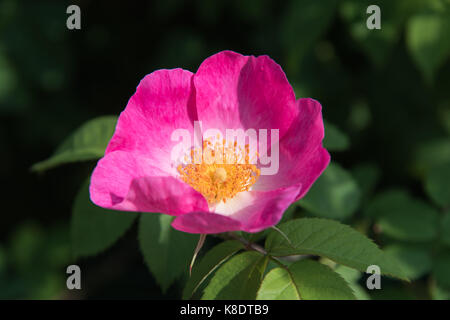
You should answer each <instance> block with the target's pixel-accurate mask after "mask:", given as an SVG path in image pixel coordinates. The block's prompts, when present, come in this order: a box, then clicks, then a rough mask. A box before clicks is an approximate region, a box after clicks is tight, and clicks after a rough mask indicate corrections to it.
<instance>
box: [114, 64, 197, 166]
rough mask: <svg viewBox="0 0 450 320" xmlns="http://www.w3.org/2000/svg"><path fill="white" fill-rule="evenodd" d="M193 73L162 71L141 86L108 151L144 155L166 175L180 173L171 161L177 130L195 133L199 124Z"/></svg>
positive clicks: (131, 101)
mask: <svg viewBox="0 0 450 320" xmlns="http://www.w3.org/2000/svg"><path fill="white" fill-rule="evenodd" d="M194 100H195V91H194V89H193V86H192V73H191V72H190V71H186V70H183V69H173V70H158V71H155V72H153V73H151V74H149V75H147V76H146V77H145V78H144V79H142V81H141V82H140V83H139V85H138V87H137V89H136V93H135V94H134V95H133V96H132V97H131V99H130V100H129V101H128V104H127V106H126V108H125V110H124V111H123V112H122V113H121V115H120V117H119V120H118V122H117V126H116V131H115V133H114V135H113V137H112V139H111V141H110V142H109V145H108V147H107V149H106V153H105V154H108V153H110V152H113V151H117V150H121V151H128V152H133V153H141V154H144V155H145V156H146V157H148V158H150V159H152V161H153V164H154V165H155V166H158V167H159V168H160V169H161V170H163V171H165V172H170V173H172V174H175V173H176V170H175V167H174V166H172V163H171V161H170V153H171V150H172V147H173V146H174V145H175V144H177V142H176V141H175V142H173V141H171V135H172V132H173V131H174V130H175V129H181V128H184V129H187V130H189V132H191V133H192V132H193V131H192V130H193V121H194V120H196V118H197V115H196V109H195V101H194Z"/></svg>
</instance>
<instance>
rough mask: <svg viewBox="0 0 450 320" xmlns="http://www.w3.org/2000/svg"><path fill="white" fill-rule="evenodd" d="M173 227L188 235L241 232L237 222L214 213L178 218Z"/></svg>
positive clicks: (195, 213)
mask: <svg viewBox="0 0 450 320" xmlns="http://www.w3.org/2000/svg"><path fill="white" fill-rule="evenodd" d="M172 227H174V228H175V229H177V230H179V231H184V232H188V233H203V234H211V233H222V232H228V231H237V230H241V228H242V226H241V223H240V222H239V221H237V220H234V219H232V218H229V217H227V216H223V215H220V214H216V213H212V212H193V213H189V214H185V215H182V216H178V217H176V218H175V220H174V221H173V222H172Z"/></svg>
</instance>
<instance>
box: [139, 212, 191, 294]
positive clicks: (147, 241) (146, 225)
mask: <svg viewBox="0 0 450 320" xmlns="http://www.w3.org/2000/svg"><path fill="white" fill-rule="evenodd" d="M172 220H173V217H171V216H168V215H164V214H158V213H143V214H141V218H140V221H139V245H140V248H141V251H142V254H143V256H144V260H145V263H146V264H147V266H148V267H149V269H150V271H151V273H152V274H153V275H154V277H155V279H156V281H157V282H158V284H159V285H160V286H161V288H162V290H163V292H166V291H167V289H168V288H169V287H170V285H171V284H172V283H173V282H174V281H175V280H176V279H177V278H179V277H180V276H181V275H182V274H183V273H186V274H188V272H189V263H190V262H191V258H192V255H193V254H194V250H195V246H196V244H197V241H198V235H194V234H190V233H185V232H180V231H177V230H175V229H173V228H172V226H171V225H170V224H171V222H172Z"/></svg>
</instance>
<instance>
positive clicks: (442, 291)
mask: <svg viewBox="0 0 450 320" xmlns="http://www.w3.org/2000/svg"><path fill="white" fill-rule="evenodd" d="M430 293H431V297H432V298H433V300H450V290H449V289H446V288H442V287H441V286H439V285H438V284H436V282H432V283H431V284H430Z"/></svg>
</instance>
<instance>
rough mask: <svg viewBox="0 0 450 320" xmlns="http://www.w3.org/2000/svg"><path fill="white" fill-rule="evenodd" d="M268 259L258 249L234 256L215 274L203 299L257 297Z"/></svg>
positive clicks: (247, 298)
mask: <svg viewBox="0 0 450 320" xmlns="http://www.w3.org/2000/svg"><path fill="white" fill-rule="evenodd" d="M267 261H268V260H267V257H266V256H263V255H262V254H260V253H258V252H256V251H247V252H243V253H240V254H238V255H236V256H234V257H232V258H231V259H230V260H228V261H227V262H225V263H224V264H223V265H222V266H221V267H220V268H219V270H217V272H216V273H215V274H214V276H213V277H212V279H211V281H210V282H209V284H208V286H207V287H206V288H205V291H204V294H203V297H202V299H206V300H212V299H215V300H241V299H242V300H253V299H255V298H256V292H257V291H258V288H259V286H260V284H261V281H262V278H263V275H264V270H265V268H266V266H267Z"/></svg>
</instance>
